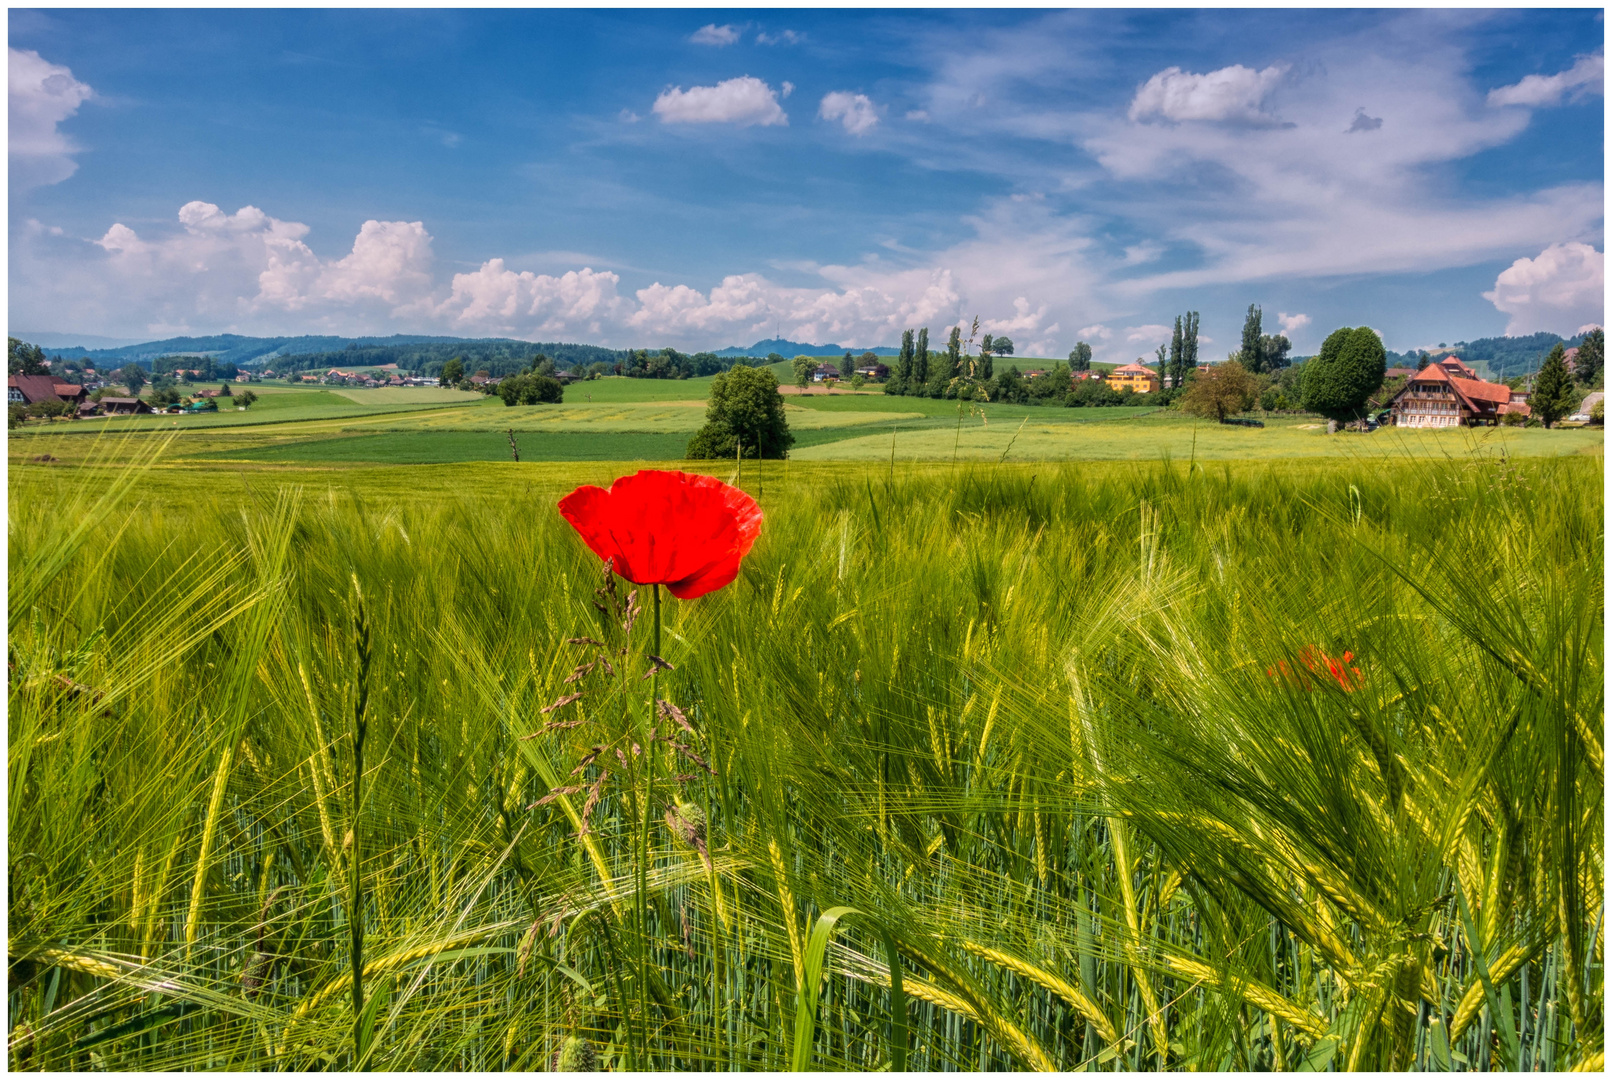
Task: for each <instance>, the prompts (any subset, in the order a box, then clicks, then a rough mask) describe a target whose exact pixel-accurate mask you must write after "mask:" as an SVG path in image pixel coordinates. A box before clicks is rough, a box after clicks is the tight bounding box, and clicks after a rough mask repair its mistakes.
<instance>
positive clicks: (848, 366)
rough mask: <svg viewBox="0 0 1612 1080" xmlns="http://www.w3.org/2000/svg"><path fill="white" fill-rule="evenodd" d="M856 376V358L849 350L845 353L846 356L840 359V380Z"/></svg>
mask: <svg viewBox="0 0 1612 1080" xmlns="http://www.w3.org/2000/svg"><path fill="white" fill-rule="evenodd" d="M855 374H856V357H854V356H852V355H851V352H850V350H849V349H847V350H846V351H845V355H844V356H842V357H840V378H842V379H849V378H850V377H851V376H852V375H855Z"/></svg>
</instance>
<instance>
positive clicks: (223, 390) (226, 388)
mask: <svg viewBox="0 0 1612 1080" xmlns="http://www.w3.org/2000/svg"><path fill="white" fill-rule="evenodd" d="M218 396H219V397H234V396H235V391H233V390H231V389H230V385H229V383H219V384H218Z"/></svg>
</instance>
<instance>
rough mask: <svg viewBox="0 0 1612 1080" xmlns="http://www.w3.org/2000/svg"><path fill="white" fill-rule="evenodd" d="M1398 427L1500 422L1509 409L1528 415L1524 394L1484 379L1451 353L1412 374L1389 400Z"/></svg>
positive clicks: (1452, 425)
mask: <svg viewBox="0 0 1612 1080" xmlns="http://www.w3.org/2000/svg"><path fill="white" fill-rule="evenodd" d="M1388 404H1389V408H1390V409H1392V410H1393V418H1394V423H1395V424H1396V425H1398V426H1399V427H1415V428H1442V427H1461V426H1463V425H1466V424H1494V423H1498V422H1499V420H1500V418H1501V417H1502V416H1505V415H1506V414H1507V413H1512V412H1515V413H1521V414H1522V415H1523V416H1527V415H1528V406H1527V404H1526V403H1525V396H1524V395H1522V394H1520V393H1515V392H1513V391H1512V389H1511V387H1509V386H1505V385H1503V384H1501V383H1492V382H1485V381H1484V380H1482V379H1480V378H1478V373H1477V372H1475V371H1473V370H1472V369H1471V368H1469V367H1467V366H1466V365H1465V364H1463V363H1462V362H1461V359H1460V357H1457V356H1454V355H1451V356H1446V357H1444V358H1443V359H1441V360H1435V361H1432V362H1431V363H1429V364H1428V365H1427V366H1426V367H1425V368H1423V369H1422V370H1421V371H1418V372H1417V373H1416V374H1415V375H1412V376H1411V378H1410V381H1409V382H1407V383H1406V384H1405V387H1404V389H1402V390H1400V392H1399V393H1397V394H1395V395H1394V397H1393V399H1392V400H1391V401H1390V402H1389V403H1388Z"/></svg>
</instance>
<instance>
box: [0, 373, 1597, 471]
mask: <svg viewBox="0 0 1612 1080" xmlns="http://www.w3.org/2000/svg"><path fill="white" fill-rule="evenodd" d="M783 366H787V365H783ZM710 388H711V380H710V379H687V380H655V379H626V378H607V379H597V380H591V381H586V382H581V383H577V384H573V385H572V386H570V387H568V388H567V389H566V396H565V401H564V403H563V404H559V405H535V406H516V407H508V406H505V405H504V403H503V402H502V401H501V400H500V399H498V398H496V397H486V396H483V395H480V394H470V393H462V392H460V391H456V390H436V389H431V388H425V387H405V388H383V389H358V390H353V389H323V388H311V387H308V388H304V387H275V386H267V387H264V388H262V389H261V390H260V391H259V392H260V394H261V397H260V398H259V400H258V402H257V403H256V404H255V405H253V406H252V407H251V408H250V409H249V410H247V411H245V412H239V411H235V410H233V409H230V408H228V407H227V406H226V407H223V408H222V409H221V411H220V412H218V413H215V414H201V415H198V416H178V417H174V416H153V417H119V418H108V419H105V420H95V421H65V422H57V423H52V424H40V423H32V424H30V425H28V426H27V427H26V428H24V429H22V430H20V431H16V432H13V433H12V435H11V438H10V439H9V440H8V444H9V445H8V457H9V459H10V460H11V461H13V462H19V461H28V460H30V459H32V458H34V457H38V456H40V455H46V454H48V455H49V456H50V457H52V458H55V459H57V460H60V461H62V462H68V463H73V462H83V461H86V460H90V459H92V458H94V457H96V455H97V454H98V453H99V450H98V449H97V439H96V436H103V435H104V436H112V437H114V438H115V437H116V436H117V435H118V434H119V433H121V432H128V431H138V432H147V433H152V434H156V433H164V432H166V433H177V435H178V436H179V437H178V439H177V440H176V441H175V442H174V444H173V445H172V446H171V447H170V449H169V451H168V455H167V459H168V460H170V461H173V460H177V461H189V462H193V463H195V464H198V465H201V464H205V465H208V466H210V467H214V468H222V467H226V463H229V465H228V467H233V468H252V467H255V466H257V465H278V464H283V463H288V462H295V463H303V464H309V465H312V464H319V463H325V464H330V465H343V466H345V465H352V464H357V463H373V464H448V463H453V462H469V461H485V462H496V461H509V460H511V458H512V457H513V456H514V451H513V450H512V449H511V447H510V441H509V433H511V432H512V433H513V434H514V437H515V442H516V449H518V450H519V453H520V455H521V459H522V460H523V461H556V462H557V461H605V460H616V461H675V460H677V459H679V458H681V457H682V455H683V452H684V449H685V447H686V446H687V444H688V439H689V437H690V436H691V435H693V433H694V432H695V431H697V430H699V428H700V427H701V426H702V425H703V424H704V423H705V410H706V397H707V396H708V395H709V393H710ZM784 412H785V415H786V417H787V418H788V421H789V425H790V430H791V431H792V432H793V433H794V435H795V446H794V449H793V451H792V457H793V458H794V459H795V460H797V461H801V462H806V461H825V462H826V461H847V462H861V463H864V464H873V463H877V462H885V463H886V464H888V463H889V462H891V461H892V460H894V461H897V462H924V461H929V462H946V463H949V462H951V461H952V460H953V459H954V458H955V459H957V460H962V461H978V462H997V461H1010V462H1011V461H1017V462H1032V461H1110V460H1120V461H1157V460H1160V459H1162V458H1166V457H1168V458H1171V459H1174V460H1186V461H1191V460H1206V461H1215V460H1240V459H1247V458H1268V459H1292V458H1335V459H1339V460H1345V461H1355V462H1374V461H1383V462H1391V461H1404V460H1410V459H1417V458H1438V459H1449V458H1456V459H1471V458H1474V457H1480V456H1484V455H1507V456H1512V457H1531V456H1540V455H1545V456H1554V455H1574V454H1588V455H1592V456H1598V455H1600V454H1601V453H1602V452H1603V447H1604V437H1603V431H1602V429H1600V428H1584V429H1578V430H1557V431H1544V430H1541V429H1532V428H1479V429H1471V428H1468V429H1456V430H1449V431H1414V432H1413V431H1402V430H1398V429H1383V430H1380V431H1377V432H1375V433H1373V434H1370V435H1356V434H1343V435H1333V436H1329V435H1327V434H1326V432H1325V430H1324V428H1323V427H1322V426H1321V425H1320V424H1319V423H1317V422H1316V421H1315V420H1314V418H1300V417H1291V416H1272V417H1267V418H1266V426H1265V427H1264V428H1244V427H1234V426H1226V425H1217V424H1209V423H1203V422H1199V421H1195V420H1192V419H1190V418H1185V417H1183V416H1182V415H1181V414H1179V413H1173V412H1167V411H1164V410H1159V409H1153V408H1144V407H1120V408H1061V407H1045V406H1043V407H1035V406H1021V405H1002V404H988V405H983V406H980V405H974V406H971V407H965V408H964V409H962V410H959V408H958V406H957V403H956V402H953V401H940V400H935V399H930V398H917V397H902V396H889V395H886V394H883V393H858V394H850V393H836V394H826V393H823V392H822V391H821V390H820V389H819V390H817V391H815V392H807V393H804V394H790V395H788V396H787V397H786V398H785V405H784Z"/></svg>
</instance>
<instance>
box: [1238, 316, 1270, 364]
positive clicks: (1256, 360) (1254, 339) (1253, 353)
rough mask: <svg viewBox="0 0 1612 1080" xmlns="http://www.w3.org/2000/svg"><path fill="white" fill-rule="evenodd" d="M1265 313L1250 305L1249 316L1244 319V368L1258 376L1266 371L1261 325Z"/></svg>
mask: <svg viewBox="0 0 1612 1080" xmlns="http://www.w3.org/2000/svg"><path fill="white" fill-rule="evenodd" d="M1264 314H1265V313H1264V312H1263V311H1261V310H1260V308H1259V305H1258V304H1249V305H1248V315H1247V316H1246V317H1245V318H1244V319H1243V348H1242V362H1243V366H1244V367H1245V368H1246V369H1247V370H1249V371H1251V372H1253V373H1254V374H1255V375H1258V374H1259V373H1260V372H1262V371H1264V370H1265V356H1264V353H1262V352H1261V351H1260V338H1261V337H1262V336H1263V335H1262V334H1261V333H1260V330H1261V325H1260V324H1261V323H1262V322H1263V321H1264Z"/></svg>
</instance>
